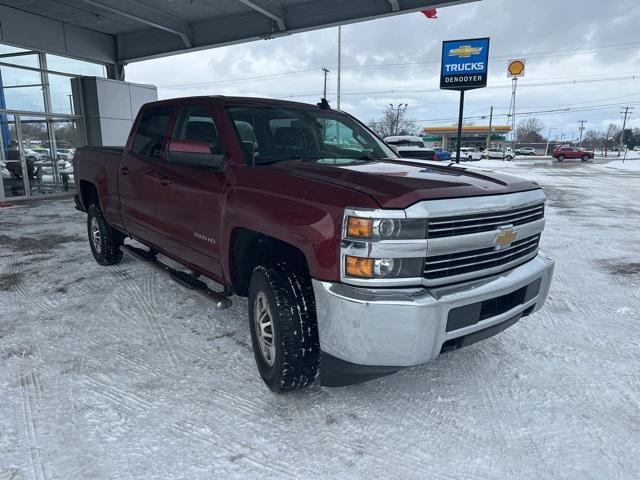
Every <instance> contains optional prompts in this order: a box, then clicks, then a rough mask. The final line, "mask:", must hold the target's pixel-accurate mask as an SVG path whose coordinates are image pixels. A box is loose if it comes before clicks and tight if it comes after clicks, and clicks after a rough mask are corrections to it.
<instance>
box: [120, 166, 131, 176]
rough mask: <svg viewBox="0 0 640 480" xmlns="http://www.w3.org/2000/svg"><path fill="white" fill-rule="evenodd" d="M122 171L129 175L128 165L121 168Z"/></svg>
mask: <svg viewBox="0 0 640 480" xmlns="http://www.w3.org/2000/svg"><path fill="white" fill-rule="evenodd" d="M120 173H121V174H122V175H129V169H128V168H127V167H122V168H120Z"/></svg>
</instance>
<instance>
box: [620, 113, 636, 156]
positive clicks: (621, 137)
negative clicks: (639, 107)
mask: <svg viewBox="0 0 640 480" xmlns="http://www.w3.org/2000/svg"><path fill="white" fill-rule="evenodd" d="M630 110H633V107H624V110H623V111H621V112H620V113H622V114H624V120H623V122H622V131H621V132H620V148H618V157H619V156H620V151H621V150H622V149H623V148H624V129H625V128H627V118H628V117H629V115H630V112H629V111H630Z"/></svg>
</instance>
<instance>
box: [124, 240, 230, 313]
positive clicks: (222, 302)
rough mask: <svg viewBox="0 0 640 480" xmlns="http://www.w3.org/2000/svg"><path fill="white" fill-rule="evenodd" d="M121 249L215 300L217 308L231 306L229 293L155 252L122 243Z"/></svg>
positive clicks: (177, 281) (208, 298)
mask: <svg viewBox="0 0 640 480" xmlns="http://www.w3.org/2000/svg"><path fill="white" fill-rule="evenodd" d="M120 250H121V251H122V252H123V253H126V254H128V255H131V256H132V257H133V258H135V259H136V260H140V261H141V262H142V263H144V264H145V265H147V266H148V267H151V268H153V269H154V270H158V271H160V272H163V273H166V274H167V275H169V278H171V279H172V280H173V281H175V282H176V283H178V284H180V285H182V286H183V287H185V288H188V289H189V290H192V291H194V292H196V293H198V294H200V295H201V296H203V297H204V298H206V299H207V300H209V301H211V302H213V304H214V305H215V307H216V309H218V310H224V309H227V308H229V307H231V299H230V298H229V296H228V295H225V294H224V293H223V292H215V291H213V290H211V289H210V288H209V287H208V286H207V284H206V283H204V282H203V281H202V280H198V279H197V278H196V277H194V276H193V275H189V274H188V273H186V272H181V271H180V270H176V269H175V268H171V267H170V266H169V265H166V264H164V263H162V262H161V261H159V260H158V258H157V257H156V255H155V254H153V253H151V252H148V251H146V250H143V249H141V248H136V247H133V246H131V245H122V246H121V247H120Z"/></svg>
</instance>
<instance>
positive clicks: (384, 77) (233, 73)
mask: <svg viewBox="0 0 640 480" xmlns="http://www.w3.org/2000/svg"><path fill="white" fill-rule="evenodd" d="M438 16H439V18H438V19H437V20H427V19H426V18H425V17H424V16H422V15H420V14H408V15H402V16H398V17H391V18H387V19H383V20H376V21H371V22H366V23H360V24H354V25H347V26H345V27H343V65H344V66H345V69H344V71H343V76H342V78H343V82H342V89H343V92H344V96H343V98H342V107H343V108H344V109H346V110H348V111H350V112H351V113H353V114H355V115H356V116H358V117H360V118H361V119H363V120H369V119H371V118H374V117H377V116H379V115H380V114H381V111H382V110H383V109H384V107H385V106H386V105H387V104H388V103H390V102H393V103H397V102H400V101H402V102H407V103H409V105H410V108H409V114H410V116H411V117H413V118H415V119H418V120H420V121H421V124H424V125H433V124H435V123H443V124H450V123H453V121H454V120H453V119H454V118H455V116H456V114H457V95H456V94H455V93H454V92H446V91H439V90H437V88H438V69H439V59H440V49H441V42H442V40H448V39H456V38H465V37H469V38H471V37H479V36H490V37H491V56H492V58H493V61H492V62H491V64H490V79H489V88H487V89H484V90H476V91H473V92H470V93H469V94H468V96H467V104H466V112H465V113H466V115H468V116H477V115H482V114H484V113H488V109H489V107H490V106H491V105H494V106H495V107H496V112H497V113H498V115H501V114H506V112H507V109H508V105H509V99H510V86H509V81H508V79H507V77H506V63H507V58H508V57H511V56H513V57H524V58H526V59H527V76H526V77H525V78H524V79H522V80H521V82H520V85H521V87H520V88H519V93H518V105H519V106H520V107H519V110H520V111H521V112H522V113H525V112H531V111H536V110H550V109H553V107H554V106H557V107H558V108H574V109H575V108H583V109H584V108H587V107H589V108H591V106H594V105H602V106H603V107H602V108H600V109H590V110H583V111H569V112H559V113H552V112H549V113H545V114H539V115H538V116H539V117H540V118H541V119H542V120H543V122H544V123H545V125H546V126H547V127H555V128H558V130H557V131H558V132H559V131H560V130H563V131H565V133H567V134H570V132H571V131H576V130H577V126H576V122H577V120H580V119H585V120H588V121H589V123H588V125H587V127H588V128H601V127H602V126H603V125H605V124H606V123H607V122H609V121H619V106H618V104H622V103H633V102H639V105H638V111H639V112H640V39H637V36H636V35H635V33H636V31H637V28H638V25H640V4H638V1H637V0H616V1H610V2H602V1H597V0H562V1H560V0H555V1H551V0H541V1H534V0H521V1H516V0H483V1H481V2H476V3H471V4H466V5H460V6H454V7H448V8H443V9H440V10H439V11H438ZM609 47H611V48H609ZM580 52H582V53H580ZM336 63H337V31H336V29H335V28H332V29H325V30H320V31H314V32H309V33H305V34H298V35H294V36H290V37H285V38H279V39H275V40H269V41H259V42H254V43H249V44H243V45H236V46H231V47H224V48H219V49H214V50H209V51H204V52H196V53H190V54H184V55H180V56H175V57H169V58H164V59H158V60H150V61H146V62H141V63H137V64H132V65H129V66H128V67H127V78H128V79H129V80H131V81H134V82H143V83H155V84H158V85H159V86H160V95H161V96H162V97H170V96H185V95H204V94H227V95H254V96H266V97H276V98H290V99H292V100H297V101H304V102H309V103H315V102H317V101H318V99H319V96H320V93H321V91H322V73H321V68H322V67H325V66H327V67H329V68H332V73H331V75H330V89H329V100H330V101H331V103H332V104H334V105H335V90H336V89H335V81H336V76H335V65H336ZM398 63H401V64H402V63H405V64H406V63H418V64H417V65H412V66H407V65H402V66H392V65H390V66H387V67H376V68H362V67H367V66H369V67H374V66H377V65H381V64H382V65H387V64H398ZM353 67H359V68H353ZM308 70H311V71H308ZM283 72H298V73H292V74H289V75H279V74H282V73H283ZM634 73H637V74H638V75H637V79H635V80H617V81H598V82H592V83H578V84H574V85H572V84H562V85H545V86H533V84H538V83H547V82H569V81H571V80H573V79H577V80H580V79H590V80H596V79H602V78H603V77H617V76H625V75H626V76H629V77H630V76H632V75H633V74H634ZM247 77H262V78H254V79H247ZM233 79H244V80H238V81H233ZM366 92H377V93H366ZM496 120H497V122H498V123H504V122H505V121H506V117H504V116H502V117H500V116H498V117H497V119H496ZM476 122H477V123H482V122H484V120H482V119H476ZM631 124H632V125H638V126H640V121H636V120H632V123H631Z"/></svg>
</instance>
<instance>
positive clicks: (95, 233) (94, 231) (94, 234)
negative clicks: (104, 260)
mask: <svg viewBox="0 0 640 480" xmlns="http://www.w3.org/2000/svg"><path fill="white" fill-rule="evenodd" d="M90 230H91V243H92V244H93V248H94V250H95V251H96V253H100V252H101V251H102V235H100V225H98V220H97V219H96V218H95V217H94V218H92V219H91V228H90Z"/></svg>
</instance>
